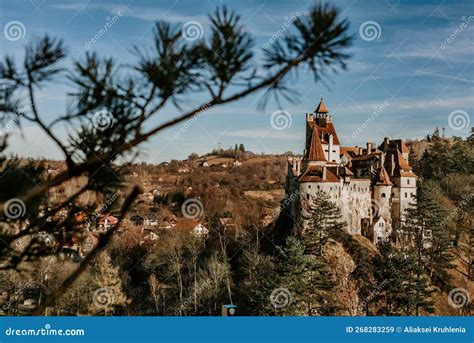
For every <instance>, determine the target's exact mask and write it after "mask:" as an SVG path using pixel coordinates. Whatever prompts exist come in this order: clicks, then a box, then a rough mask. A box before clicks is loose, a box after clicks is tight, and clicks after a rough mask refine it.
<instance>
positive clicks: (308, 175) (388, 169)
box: [286, 99, 417, 243]
mask: <svg viewBox="0 0 474 343" xmlns="http://www.w3.org/2000/svg"><path fill="white" fill-rule="evenodd" d="M408 154H409V151H408V148H407V146H406V145H405V144H404V143H403V141H402V140H401V139H395V140H394V139H392V140H390V139H388V138H385V139H384V141H383V142H382V143H381V144H380V145H379V146H378V147H376V146H373V145H372V143H367V145H366V147H343V146H341V143H340V141H339V138H338V136H337V133H336V129H335V127H334V124H333V121H332V116H330V115H329V111H328V109H327V107H326V105H325V104H324V102H323V100H322V99H321V101H320V102H319V105H318V106H317V107H316V109H315V110H314V112H313V113H307V114H306V141H305V150H304V153H303V156H290V157H289V158H288V176H287V181H286V196H287V197H289V196H291V195H292V194H299V197H298V198H297V199H298V201H293V202H292V205H291V209H290V213H291V216H292V217H293V219H294V220H295V221H296V222H299V223H301V224H302V228H303V230H304V227H305V226H306V225H308V220H307V219H305V214H307V212H306V211H307V210H306V209H305V208H307V206H308V204H310V203H311V199H312V197H313V196H316V194H318V193H319V192H325V193H326V194H327V195H328V196H329V199H330V200H331V201H332V202H334V203H335V204H337V205H338V206H339V208H340V209H341V213H342V219H343V221H344V222H345V223H346V225H347V231H348V232H349V233H351V234H360V235H363V236H366V237H368V238H369V239H370V240H372V241H373V242H374V243H375V242H378V241H386V240H388V239H390V237H391V234H392V231H393V230H394V229H397V228H399V227H400V225H401V223H402V222H403V220H404V212H405V210H406V208H407V207H408V206H409V205H410V203H411V202H412V201H413V197H414V196H415V195H416V180H417V176H416V175H415V174H414V173H413V171H412V168H411V167H410V165H409V163H408ZM305 204H306V205H305ZM309 206H310V205H309Z"/></svg>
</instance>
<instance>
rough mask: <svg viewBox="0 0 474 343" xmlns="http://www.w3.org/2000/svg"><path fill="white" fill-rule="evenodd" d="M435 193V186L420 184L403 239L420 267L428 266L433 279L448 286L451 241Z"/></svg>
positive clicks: (406, 221)
mask: <svg viewBox="0 0 474 343" xmlns="http://www.w3.org/2000/svg"><path fill="white" fill-rule="evenodd" d="M435 194H436V192H435V190H434V189H433V186H431V185H430V184H427V183H421V184H420V186H419V187H418V193H417V197H416V204H415V205H414V206H412V207H410V208H409V209H408V210H407V212H406V220H405V223H404V225H403V226H402V230H401V231H402V235H403V238H402V241H403V243H405V244H403V245H404V246H405V247H407V249H406V250H407V251H408V252H409V253H411V254H415V256H416V258H417V264H418V266H420V267H425V268H426V270H427V271H428V274H429V276H430V277H431V279H432V280H433V281H435V282H437V283H438V284H440V285H445V284H446V283H447V282H448V281H449V279H450V277H449V275H448V274H447V272H446V270H447V269H448V268H450V267H451V264H450V261H451V260H452V256H451V254H450V253H449V248H450V246H451V242H450V239H449V235H448V231H447V227H446V225H445V218H446V215H445V213H444V211H443V210H442V208H441V206H440V204H439V200H437V199H436V196H435Z"/></svg>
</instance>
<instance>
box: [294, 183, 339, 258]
mask: <svg viewBox="0 0 474 343" xmlns="http://www.w3.org/2000/svg"><path fill="white" fill-rule="evenodd" d="M341 217H342V215H341V211H340V209H339V208H338V207H337V205H336V204H334V203H333V202H332V201H331V200H330V199H329V196H328V195H327V194H326V193H324V192H322V191H319V192H317V193H316V195H313V196H311V199H310V203H309V204H308V205H307V214H306V215H304V216H303V218H304V219H305V220H307V221H308V224H307V225H306V227H305V229H304V231H303V232H302V241H303V243H304V245H305V247H306V253H308V254H314V255H318V256H321V255H322V248H323V246H324V244H325V243H326V242H327V240H328V238H329V237H330V235H337V234H338V232H340V231H342V230H343V229H344V223H343V222H342V221H341Z"/></svg>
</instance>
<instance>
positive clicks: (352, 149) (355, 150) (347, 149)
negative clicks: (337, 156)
mask: <svg viewBox="0 0 474 343" xmlns="http://www.w3.org/2000/svg"><path fill="white" fill-rule="evenodd" d="M340 150H341V154H344V153H346V152H347V153H348V152H353V153H355V154H356V155H357V154H358V153H359V148H358V147H356V146H341V148H340Z"/></svg>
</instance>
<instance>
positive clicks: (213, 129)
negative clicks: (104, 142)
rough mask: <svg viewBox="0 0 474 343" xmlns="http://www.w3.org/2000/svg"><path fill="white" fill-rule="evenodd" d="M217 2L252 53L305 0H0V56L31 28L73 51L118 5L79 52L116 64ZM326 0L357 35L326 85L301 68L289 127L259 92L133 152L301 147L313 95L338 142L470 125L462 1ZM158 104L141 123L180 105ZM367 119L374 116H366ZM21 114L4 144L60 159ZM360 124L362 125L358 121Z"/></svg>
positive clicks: (55, 105) (58, 98)
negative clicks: (19, 27)
mask: <svg viewBox="0 0 474 343" xmlns="http://www.w3.org/2000/svg"><path fill="white" fill-rule="evenodd" d="M224 3H225V4H227V5H228V7H230V8H232V9H235V10H236V11H237V12H238V13H239V14H240V15H241V17H242V20H243V22H244V24H245V27H246V29H247V30H248V31H249V32H250V33H252V34H253V36H254V38H255V49H256V54H257V58H258V56H259V54H260V53H261V50H262V46H264V44H266V43H268V41H269V39H270V38H271V37H272V35H273V34H275V33H276V32H277V30H279V29H281V28H282V27H284V24H285V22H287V21H288V20H289V18H291V17H292V16H293V15H298V14H301V15H303V14H304V13H305V11H306V10H307V9H308V8H309V7H310V5H311V3H312V2H311V1H309V2H308V1H248V0H242V1H220V0H208V1H191V0H190V1H183V0H175V1H145V0H143V1H142V0H121V1H87V0H85V1H66V0H62V1H61V0H59V1H47V0H31V1H30V0H25V1H19V0H2V1H1V3H0V25H1V29H2V30H1V33H2V34H1V36H0V48H1V55H2V56H3V55H5V53H8V54H13V55H14V56H17V57H18V58H20V57H21V56H22V55H23V47H24V45H25V44H26V42H27V41H28V40H29V39H31V38H34V37H39V36H41V35H43V34H44V33H49V34H52V35H54V36H58V37H62V38H64V40H65V42H66V44H67V46H68V47H69V49H70V55H69V56H70V60H72V59H73V58H81V57H83V56H84V54H85V52H86V48H85V46H86V45H87V43H88V42H90V40H91V38H93V37H94V36H95V35H96V34H97V32H98V31H99V30H100V29H101V28H103V27H104V25H105V23H106V22H107V20H110V19H111V18H112V17H113V16H114V15H116V14H117V13H119V12H120V15H121V16H120V17H119V18H118V19H117V20H116V21H115V22H114V23H113V25H112V26H111V27H110V29H109V30H108V31H107V32H106V33H105V34H104V35H103V36H101V37H100V38H99V39H98V40H97V42H95V43H92V44H91V47H90V50H89V51H97V52H98V53H99V54H100V55H101V56H104V57H105V56H109V57H114V58H115V59H116V60H118V62H120V63H124V64H126V63H129V62H131V61H133V60H134V58H135V56H134V55H133V52H132V51H131V49H130V48H131V47H132V46H133V45H138V46H150V45H151V36H152V34H151V33H152V28H153V24H154V21H156V20H159V19H166V20H169V21H171V22H174V23H177V24H184V23H186V22H188V21H197V22H199V23H200V24H201V25H202V27H203V28H204V35H205V34H206V32H208V31H209V25H208V24H209V23H208V19H207V14H208V13H209V12H211V11H213V9H214V8H215V6H216V5H222V4H224ZM332 3H334V4H335V5H336V6H338V7H339V8H340V9H341V11H342V12H343V16H345V17H347V18H348V20H349V22H350V30H351V32H352V33H353V34H354V35H355V41H354V44H353V46H352V47H351V48H350V49H349V52H350V53H351V54H352V55H353V57H352V58H351V59H350V61H349V64H348V67H349V70H348V71H346V72H342V73H340V74H337V75H334V74H332V75H331V79H330V81H329V82H328V84H327V85H324V84H322V83H315V82H314V80H313V79H312V77H310V76H309V75H308V74H306V73H300V78H299V79H298V80H297V82H295V84H294V87H295V89H296V90H298V91H299V92H300V93H301V97H300V99H299V102H298V103H297V104H290V103H284V104H283V106H282V108H281V109H283V110H285V111H286V112H287V113H289V114H290V115H291V125H290V126H289V127H287V128H285V129H283V130H275V129H274V128H273V127H272V125H271V116H272V113H273V112H274V111H276V110H279V109H280V108H279V107H278V106H277V104H275V103H272V102H270V104H269V105H268V106H267V108H266V109H265V110H264V111H258V110H257V106H256V104H257V102H258V100H259V98H260V96H261V94H257V95H255V96H252V97H249V98H246V99H243V100H241V101H239V102H237V103H233V104H230V105H227V106H221V107H216V108H213V109H211V110H208V111H205V112H204V113H203V114H202V115H200V116H199V118H198V119H197V120H196V121H193V123H192V124H191V125H190V127H189V128H188V129H187V130H186V131H185V133H184V134H182V135H179V138H176V135H175V133H176V131H177V130H179V127H175V128H171V129H168V130H167V131H164V132H163V133H161V134H159V135H158V136H156V137H154V138H153V139H152V140H151V141H150V142H147V143H146V144H144V145H143V146H142V148H141V151H142V155H141V159H143V160H146V161H149V162H161V161H164V160H169V159H172V158H177V159H182V158H186V157H187V156H188V155H189V154H190V153H192V152H197V153H199V154H202V153H206V152H208V151H210V150H211V149H212V148H215V147H217V146H218V145H219V144H221V145H222V146H223V147H229V146H233V145H234V144H235V143H243V144H245V146H246V148H247V149H249V150H252V151H254V152H265V153H282V152H285V151H289V150H291V151H294V152H298V153H301V152H302V149H303V137H304V119H305V113H306V112H310V111H312V110H313V109H314V108H315V106H316V105H317V103H318V102H319V98H320V96H323V97H324V101H325V103H326V105H327V106H328V108H329V111H330V112H331V114H332V115H333V121H334V123H335V126H336V130H337V132H338V135H339V138H340V140H341V142H342V145H346V146H348V145H352V146H354V145H361V144H365V142H366V141H368V140H370V141H374V142H376V143H379V142H380V141H381V140H382V139H383V137H385V136H387V137H394V138H421V137H423V136H425V135H426V134H427V133H430V132H432V131H433V130H434V128H435V127H436V126H439V127H445V128H446V134H447V135H457V136H466V135H467V134H468V132H469V130H470V127H471V126H472V121H471V119H472V113H473V105H474V96H473V95H474V94H473V74H474V66H473V55H474V54H473V52H474V45H473V44H474V35H473V33H474V3H473V2H472V1H397V0H387V1H383V0H382V1H353V0H347V1H333V2H332ZM12 21H19V22H21V24H23V26H24V29H25V30H24V32H22V34H24V37H23V35H22V37H21V38H20V39H18V40H9V39H7V37H6V36H5V34H6V33H5V32H4V31H5V30H4V29H5V27H6V25H7V24H8V23H10V22H12ZM367 25H369V26H370V25H372V27H375V36H370V31H366V33H364V31H363V30H362V31H361V26H362V29H363V28H364V27H366V26H367ZM374 25H375V26H374ZM377 26H378V27H377ZM367 34H368V35H367ZM364 38H365V39H364ZM69 90H71V89H70V88H69V86H68V85H67V84H66V83H64V82H56V83H53V84H51V85H49V86H48V87H46V88H44V89H43V90H42V91H41V94H40V98H39V108H40V111H41V112H42V113H43V115H44V117H45V118H46V119H48V120H52V119H53V118H55V117H56V116H57V115H59V114H61V113H63V112H64V108H65V106H66V93H67V92H68V91H69ZM202 102H203V99H202V98H201V97H200V95H195V96H192V95H191V96H190V100H189V106H191V105H192V104H194V105H196V104H200V103H202ZM377 109H378V111H377ZM374 111H376V113H377V114H376V115H374ZM165 112H166V113H164V114H162V117H158V118H156V119H154V120H153V121H152V122H150V123H149V125H150V127H151V126H152V125H154V124H156V123H157V122H160V121H163V120H166V119H169V118H171V117H172V116H173V115H176V114H177V113H178V112H177V111H176V110H174V109H172V108H171V107H169V108H166V111H165ZM453 112H454V113H455V114H456V115H460V116H461V117H462V118H461V119H462V120H463V122H462V123H461V124H459V125H458V124H453V123H451V125H450V123H449V118H450V114H451V113H453ZM459 113H460V114H459ZM369 118H372V119H373V120H371V122H370V123H368V124H367V125H365V124H364V123H365V122H366V121H367V120H368V119H369ZM24 124H25V126H24V128H23V133H22V135H20V134H19V132H15V131H14V132H12V139H11V142H10V148H9V151H10V152H11V153H18V154H21V155H25V156H32V157H39V156H44V157H49V158H61V153H60V152H59V151H58V150H57V149H56V147H55V146H54V144H52V143H51V142H50V141H49V140H48V139H47V138H45V137H44V135H43V134H42V133H41V132H40V130H39V129H37V128H36V127H31V126H28V123H24ZM363 124H364V125H363ZM469 124H470V125H469ZM358 128H361V130H359V131H357V129H358ZM68 130H71V128H66V127H58V128H57V134H58V135H59V136H60V137H66V135H67V132H68ZM356 131H357V132H356ZM355 132H356V133H355Z"/></svg>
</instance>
